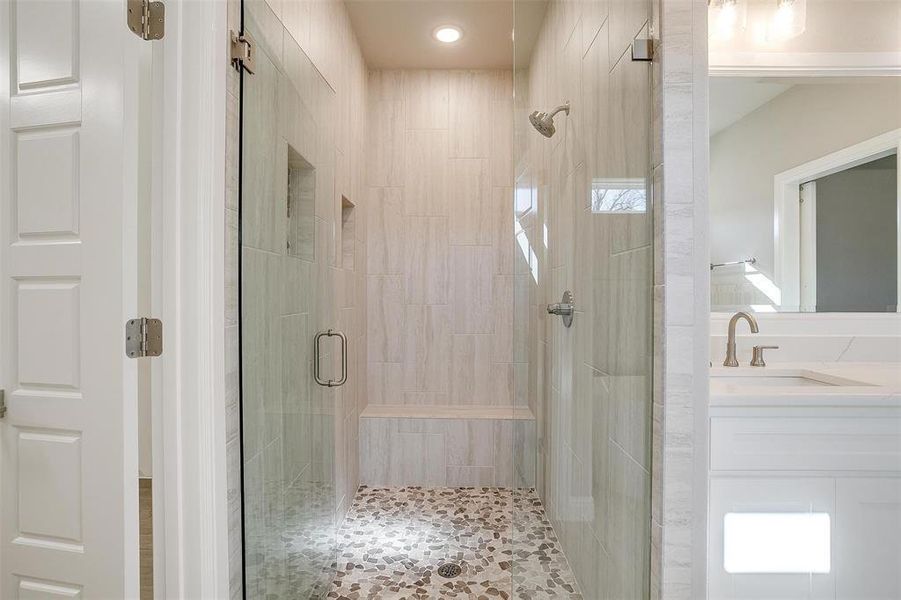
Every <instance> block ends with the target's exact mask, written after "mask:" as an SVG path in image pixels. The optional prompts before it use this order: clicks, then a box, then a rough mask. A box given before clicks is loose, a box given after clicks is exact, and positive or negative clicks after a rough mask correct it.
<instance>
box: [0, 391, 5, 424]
mask: <svg viewBox="0 0 901 600" xmlns="http://www.w3.org/2000/svg"><path fill="white" fill-rule="evenodd" d="M5 416H6V392H5V391H3V390H0V419H2V418H3V417H5Z"/></svg>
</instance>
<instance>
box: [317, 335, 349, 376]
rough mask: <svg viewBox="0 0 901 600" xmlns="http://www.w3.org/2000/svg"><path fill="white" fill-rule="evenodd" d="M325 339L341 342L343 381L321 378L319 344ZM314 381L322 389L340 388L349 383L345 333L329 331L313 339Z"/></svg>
mask: <svg viewBox="0 0 901 600" xmlns="http://www.w3.org/2000/svg"><path fill="white" fill-rule="evenodd" d="M324 337H336V338H338V339H340V340H341V379H338V380H335V379H323V378H322V377H320V376H319V342H320V341H321V340H322V338H324ZM313 379H315V380H316V383H318V384H319V385H321V386H322V387H340V386H342V385H344V384H345V383H347V336H346V335H344V333H343V332H341V331H335V330H333V329H329V330H327V331H320V332H319V333H317V334H316V337H315V338H313Z"/></svg>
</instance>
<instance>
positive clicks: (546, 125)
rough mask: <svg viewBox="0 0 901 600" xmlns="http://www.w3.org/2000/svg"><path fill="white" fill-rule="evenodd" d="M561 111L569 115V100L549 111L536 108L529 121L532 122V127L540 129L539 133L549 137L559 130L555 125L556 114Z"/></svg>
mask: <svg viewBox="0 0 901 600" xmlns="http://www.w3.org/2000/svg"><path fill="white" fill-rule="evenodd" d="M560 111H563V112H565V113H566V114H567V115H569V102H566V103H565V104H561V105H560V106H558V107H557V108H555V109H554V110H552V111H551V112H549V113H547V112H540V111H537V110H536V111H534V112H533V113H532V114H530V115H529V122H530V123H531V124H532V127H534V128H535V129H536V130H538V133H540V134H541V135H543V136H544V137H547V138H549V137H551V136H552V135H554V133H556V132H557V128H556V127H554V115H556V114H557V113H558V112H560Z"/></svg>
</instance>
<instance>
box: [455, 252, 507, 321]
mask: <svg viewBox="0 0 901 600" xmlns="http://www.w3.org/2000/svg"><path fill="white" fill-rule="evenodd" d="M493 282H494V254H493V253H492V250H491V247H490V246H453V247H452V248H451V300H452V302H453V332H454V333H492V332H493V331H494V321H495V310H494V299H493V291H494V289H493ZM511 296H512V294H511ZM511 300H512V298H511ZM504 308H507V309H508V310H509V307H504Z"/></svg>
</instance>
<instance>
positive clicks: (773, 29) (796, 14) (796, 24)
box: [767, 0, 807, 42]
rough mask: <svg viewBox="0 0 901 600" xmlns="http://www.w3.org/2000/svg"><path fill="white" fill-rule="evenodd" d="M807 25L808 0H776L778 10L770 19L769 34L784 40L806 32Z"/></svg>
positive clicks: (771, 36) (776, 38) (779, 40)
mask: <svg viewBox="0 0 901 600" xmlns="http://www.w3.org/2000/svg"><path fill="white" fill-rule="evenodd" d="M806 26H807V0H776V11H775V12H774V13H773V16H772V19H771V20H770V31H769V35H768V36H767V37H768V38H769V39H770V40H772V41H775V42H782V41H785V40H789V39H791V38H793V37H797V36H799V35H801V34H802V33H804V29H806Z"/></svg>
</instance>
